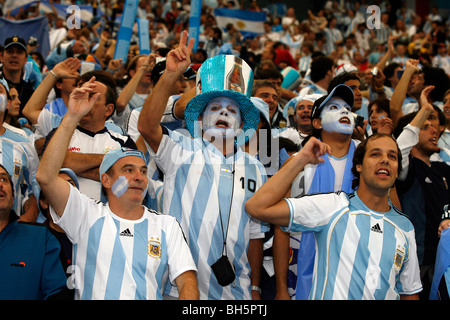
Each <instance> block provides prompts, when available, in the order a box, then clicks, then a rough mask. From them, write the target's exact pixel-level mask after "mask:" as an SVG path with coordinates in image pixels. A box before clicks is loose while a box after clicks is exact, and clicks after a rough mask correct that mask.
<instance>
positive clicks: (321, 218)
mask: <svg viewBox="0 0 450 320" xmlns="http://www.w3.org/2000/svg"><path fill="white" fill-rule="evenodd" d="M284 200H285V201H286V202H287V204H288V206H289V212H290V218H289V225H288V226H287V227H282V229H283V230H284V231H290V232H303V231H314V232H319V231H320V230H322V229H323V228H324V227H325V226H326V225H327V224H328V222H329V221H330V219H331V217H332V216H333V215H334V214H335V213H336V212H338V211H341V210H342V209H343V208H345V207H347V206H348V204H349V202H348V198H347V196H346V194H345V193H343V192H336V193H321V194H314V195H306V196H303V197H301V198H286V199H284Z"/></svg>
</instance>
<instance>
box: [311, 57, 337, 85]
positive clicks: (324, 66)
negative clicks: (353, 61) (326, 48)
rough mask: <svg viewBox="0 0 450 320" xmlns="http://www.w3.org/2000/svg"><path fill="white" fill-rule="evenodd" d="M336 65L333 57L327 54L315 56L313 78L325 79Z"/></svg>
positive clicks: (315, 79) (317, 79)
mask: <svg viewBox="0 0 450 320" xmlns="http://www.w3.org/2000/svg"><path fill="white" fill-rule="evenodd" d="M333 66H334V61H333V59H331V58H329V57H327V56H318V57H316V58H314V59H313V60H312V62H311V74H310V77H311V80H312V81H313V82H317V81H319V80H320V79H323V78H324V77H325V75H326V74H327V72H328V71H329V70H331V69H332V68H333Z"/></svg>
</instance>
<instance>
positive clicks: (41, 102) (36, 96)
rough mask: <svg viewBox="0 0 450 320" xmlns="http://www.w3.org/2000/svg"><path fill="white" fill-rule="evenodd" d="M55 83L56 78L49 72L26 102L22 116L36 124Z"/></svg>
mask: <svg viewBox="0 0 450 320" xmlns="http://www.w3.org/2000/svg"><path fill="white" fill-rule="evenodd" d="M55 83H56V77H55V76H54V75H53V74H51V73H50V72H49V73H48V74H47V76H46V77H45V78H44V79H43V80H42V82H41V83H40V84H39V86H38V87H37V88H36V90H35V91H34V92H33V95H32V96H31V98H30V99H29V100H28V102H27V104H26V105H25V108H24V109H23V115H24V116H25V117H26V118H27V119H28V120H29V121H30V122H31V123H32V124H37V121H38V118H39V114H40V113H41V111H42V109H43V108H44V106H45V102H46V101H47V96H48V94H49V92H50V91H51V90H52V88H53V86H54V85H55Z"/></svg>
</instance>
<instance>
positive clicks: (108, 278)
mask: <svg viewBox="0 0 450 320" xmlns="http://www.w3.org/2000/svg"><path fill="white" fill-rule="evenodd" d="M97 86H98V84H97V82H96V81H95V77H92V78H91V79H90V80H89V81H88V82H86V83H84V84H83V85H82V86H81V87H78V88H76V89H74V91H73V92H72V93H71V95H70V99H69V105H68V111H67V113H66V115H65V116H64V118H63V120H62V122H61V124H60V125H59V127H58V129H57V130H56V132H55V134H54V135H53V137H52V139H51V140H50V142H49V144H48V146H47V148H46V150H45V151H44V153H43V156H42V159H41V162H40V166H39V168H38V172H37V175H36V180H37V181H38V183H39V185H40V187H41V191H42V192H43V194H44V195H45V197H46V198H47V200H48V202H49V203H50V215H51V217H52V219H53V221H54V222H55V223H56V224H57V225H58V226H60V227H61V228H62V229H63V230H64V232H65V233H66V235H67V237H68V238H69V240H70V241H71V242H72V244H73V247H74V253H73V261H74V269H72V271H73V272H74V274H73V275H72V276H71V277H70V278H69V280H71V281H70V283H71V284H72V285H73V286H74V287H75V299H81V300H119V299H120V300H161V299H162V298H163V294H164V288H165V286H166V284H167V283H168V282H169V281H170V282H172V283H174V284H175V285H176V288H177V291H178V293H179V295H180V299H189V300H192V299H197V298H198V289H197V280H196V278H195V272H196V267H195V264H194V261H193V259H192V256H191V254H190V251H189V247H188V245H187V243H186V239H185V238H184V236H183V232H182V230H181V227H180V225H179V223H178V222H177V221H176V219H175V218H173V217H171V216H167V215H162V214H159V213H157V212H155V211H153V210H151V209H148V208H146V207H145V206H143V205H142V202H143V200H144V197H145V195H146V194H147V190H148V183H149V180H148V178H147V165H146V161H145V157H144V154H143V153H142V152H141V151H139V150H134V149H130V148H126V147H121V148H115V149H113V150H110V151H109V152H107V153H106V154H105V155H104V157H103V160H102V162H101V164H100V168H99V172H100V174H99V176H100V177H99V178H100V181H101V184H102V189H103V190H104V192H105V194H106V197H107V199H108V202H107V203H105V204H103V203H101V202H99V201H95V200H93V199H91V198H89V197H88V196H86V195H85V194H83V193H81V192H80V191H79V190H78V189H77V188H76V187H74V186H72V185H71V184H70V183H68V182H67V180H65V179H64V178H62V177H60V176H59V170H60V168H61V166H62V164H63V162H64V158H65V154H66V152H67V149H68V146H69V143H70V140H71V138H72V135H73V132H74V131H75V129H76V127H77V125H78V123H79V122H80V120H81V119H82V118H83V117H84V116H85V115H86V114H88V113H89V112H90V111H91V110H92V108H95V105H96V101H97V100H98V99H99V97H100V96H101V93H100V92H98V89H97V88H96V87H97Z"/></svg>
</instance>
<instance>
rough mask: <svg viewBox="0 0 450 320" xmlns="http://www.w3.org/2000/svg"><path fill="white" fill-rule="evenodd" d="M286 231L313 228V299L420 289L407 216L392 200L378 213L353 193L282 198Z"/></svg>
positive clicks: (386, 295) (386, 296)
mask: <svg viewBox="0 0 450 320" xmlns="http://www.w3.org/2000/svg"><path fill="white" fill-rule="evenodd" d="M285 200H286V202H287V203H288V205H289V210H290V214H291V217H290V222H289V225H288V227H286V228H284V229H285V230H286V231H307V230H309V231H313V232H314V235H315V241H316V256H315V263H314V275H313V283H312V288H311V292H310V299H313V300H320V299H325V300H335V299H336V300H339V299H342V300H361V299H376V300H392V299H399V295H400V294H407V295H411V294H416V293H418V292H420V291H421V290H422V284H421V281H420V275H419V264H418V260H417V254H416V242H415V238H414V228H413V225H412V223H411V221H410V220H409V219H408V218H407V217H406V216H404V215H403V214H402V213H401V212H400V211H398V209H396V208H395V207H394V206H392V205H391V209H390V211H388V212H385V213H380V212H375V211H373V210H370V209H369V208H367V206H366V205H365V204H364V203H363V202H362V201H361V200H360V199H359V198H358V195H357V192H355V193H352V194H350V195H347V194H345V193H344V192H337V193H326V194H315V195H311V196H304V197H302V198H298V199H293V198H290V199H285Z"/></svg>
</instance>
